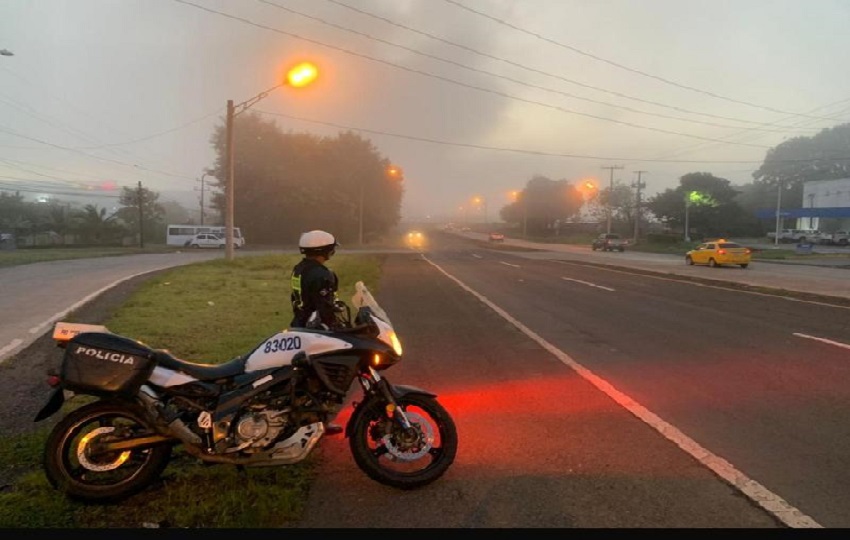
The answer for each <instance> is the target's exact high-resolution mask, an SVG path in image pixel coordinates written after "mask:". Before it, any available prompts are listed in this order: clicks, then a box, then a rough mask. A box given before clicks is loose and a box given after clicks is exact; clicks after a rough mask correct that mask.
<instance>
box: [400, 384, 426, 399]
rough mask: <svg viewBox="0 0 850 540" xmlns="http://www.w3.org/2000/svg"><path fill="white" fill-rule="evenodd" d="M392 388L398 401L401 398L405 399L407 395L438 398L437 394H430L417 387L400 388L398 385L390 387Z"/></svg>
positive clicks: (403, 386)
mask: <svg viewBox="0 0 850 540" xmlns="http://www.w3.org/2000/svg"><path fill="white" fill-rule="evenodd" d="M390 388H391V389H392V391H393V396H394V397H395V398H396V399H397V398H400V397H404V396H406V395H407V394H421V395H423V396H428V397H432V398H435V397H437V394H435V393H433V392H429V391H428V390H425V389H422V388H417V387H416V386H406V385H403V384H401V385H398V386H396V385H393V386H390Z"/></svg>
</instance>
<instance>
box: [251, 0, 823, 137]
mask: <svg viewBox="0 0 850 540" xmlns="http://www.w3.org/2000/svg"><path fill="white" fill-rule="evenodd" d="M257 1H258V2H263V3H266V4H270V5H273V6H276V7H279V8H280V9H285V10H287V11H290V12H292V13H296V14H298V15H302V16H304V17H310V18H313V17H311V16H309V15H304V14H303V13H299V12H297V11H295V10H292V9H290V8H284V7H283V6H278V5H277V4H274V3H272V2H269V1H268V0H257ZM325 1H326V2H330V3H332V4H336V5H338V6H340V7H344V8H346V9H350V10H351V11H354V12H355V13H360V14H361V15H365V16H367V17H371V18H373V19H377V20H379V21H383V22H385V23H387V24H390V25H392V26H396V27H398V28H402V29H404V30H407V31H409V32H413V33H415V34H419V35H421V36H425V37H428V38H430V39H433V40H436V41H439V42H440V43H445V44H446V45H451V46H452V47H457V48H459V49H462V50H464V51H467V52H471V53H473V54H477V55H479V56H482V57H484V58H489V59H491V60H496V61H499V62H504V63H506V64H508V65H510V66H513V67H516V68H519V69H523V70H525V71H530V72H532V73H537V74H539V75H544V76H546V77H551V78H554V79H558V80H561V81H564V82H567V83H570V84H574V85H576V86H581V87H583V88H587V89H590V90H594V91H597V92H604V93H606V94H611V95H613V96H617V97H621V98H624V99H630V100H633V101H638V102H640V103H646V104H649V105H655V106H657V107H664V108H666V109H671V110H675V111H679V112H684V113H687V114H696V115H700V116H707V117H710V118H717V119H721V120H731V121H733V122H741V123H745V124H755V125H772V126H775V127H788V128H796V127H797V126H783V125H778V124H776V123H767V122H756V121H753V120H744V119H741V118H733V117H730V116H723V115H718V114H711V113H705V112H699V111H693V110H690V109H685V108H683V107H677V106H675V105H669V104H666V103H661V102H658V101H652V100H648V99H642V98H639V97H634V96H630V95H628V94H624V93H622V92H618V91H615V90H610V89H607V88H602V87H598V86H593V85H590V84H586V83H581V82H578V81H575V80H573V79H568V78H566V77H563V76H561V75H555V74H553V73H549V72H547V71H543V70H539V69H535V68H532V67H530V66H526V65H523V64H520V63H518V62H513V61H511V60H508V59H506V58H502V57H500V56H495V55H492V54H489V53H486V52H482V51H479V50H477V49H473V48H472V47H468V46H466V45H462V44H460V43H456V42H454V41H450V40H447V39H444V38H441V37H439V36H436V35H434V34H431V33H429V32H424V31H422V30H418V29H416V28H412V27H410V26H407V25H404V24H401V23H398V22H396V21H393V20H391V19H388V18H386V17H382V16H380V15H376V14H374V13H370V12H368V11H365V10H363V9H359V8H356V7H354V6H350V5H348V4H346V3H345V2H341V1H340V0H325ZM316 20H319V21H320V22H323V23H324V21H321V20H320V19H316ZM325 24H332V23H325ZM334 26H336V25H334ZM339 28H342V27H339ZM342 29H344V30H346V31H352V32H354V31H353V30H348V29H345V28H342ZM357 33H358V34H361V35H364V36H366V37H368V38H369V39H375V40H378V38H373V37H371V36H369V35H368V34H365V33H360V32H357ZM380 41H383V40H380ZM391 45H394V46H397V47H402V46H401V45H395V44H391ZM403 48H405V49H407V47H403ZM407 50H411V51H413V52H415V53H417V54H426V53H421V52H420V51H416V50H413V49H407ZM426 55H427V54H426ZM427 56H430V55H427ZM434 58H437V57H434ZM437 59H439V60H442V61H446V62H450V61H448V60H444V59H442V58H437ZM452 63H454V62H452ZM456 65H460V64H456ZM462 67H466V66H462ZM467 69H472V70H475V71H481V72H483V73H487V74H490V75H494V76H497V77H501V76H500V75H495V74H492V73H490V72H487V71H484V70H478V69H476V68H467ZM503 78H507V77H503ZM508 80H511V81H514V82H516V81H515V79H510V78H508ZM523 84H525V83H523ZM528 86H532V87H534V88H541V89H543V90H548V91H552V92H556V90H550V89H548V88H544V87H539V86H535V85H528ZM561 93H563V94H564V95H567V96H570V97H575V98H576V99H583V100H586V101H591V102H593V103H599V104H602V105H607V106H609V107H617V108H623V109H625V110H629V111H635V112H638V113H640V114H653V113H648V112H644V111H638V110H635V109H630V108H628V107H623V106H620V105H615V104H611V103H607V102H604V101H597V100H592V99H590V98H584V97H579V96H574V95H573V94H568V93H565V92H561ZM654 115H655V116H660V117H662V118H672V119H675V120H684V121H693V120H685V119H682V118H679V117H676V116H665V115H659V114H654ZM694 122H696V121H694ZM708 125H718V126H720V127H731V126H723V125H722V124H710V123H709V124H708ZM808 129H812V130H815V129H817V128H806V130H808Z"/></svg>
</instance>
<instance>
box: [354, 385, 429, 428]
mask: <svg viewBox="0 0 850 540" xmlns="http://www.w3.org/2000/svg"><path fill="white" fill-rule="evenodd" d="M390 390H391V391H392V394H393V397H394V398H395V399H396V400H398V399H400V398H402V397H404V396H407V395H410V394H419V395H422V396H428V397H432V398H435V397H437V394H435V393H433V392H429V391H428V390H424V389H422V388H417V387H416V386H406V385H403V384H401V385H397V386H396V385H390ZM376 399H381V398H379V397H378V396H377V395H372V396H370V397H369V398H368V399H365V400H363V401H361V402H360V403H358V404H357V408H356V409H355V410H354V412H353V413H352V414H351V417H350V418H349V419H348V423H347V424H346V425H345V436H346V437H350V436H351V429H352V426H353V425H354V419H355V418H357V413H358V412H359V411H360V410H362V409H363V407H365V406H367V405H369V404H370V403H372V401H373V400H376ZM381 401H384V400H383V399H381Z"/></svg>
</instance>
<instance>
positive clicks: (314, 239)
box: [298, 230, 339, 257]
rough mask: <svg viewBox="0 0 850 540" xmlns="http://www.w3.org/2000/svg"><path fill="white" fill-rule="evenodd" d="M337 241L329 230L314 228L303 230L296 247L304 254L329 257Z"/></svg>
mask: <svg viewBox="0 0 850 540" xmlns="http://www.w3.org/2000/svg"><path fill="white" fill-rule="evenodd" d="M338 245H339V243H338V242H337V241H336V238H334V235H332V234H331V233H329V232H325V231H320V230H315V231H309V232H305V233H303V234H302V235H301V239H300V240H298V247H299V248H300V249H301V253H304V254H305V255H324V256H325V257H330V256H331V255H332V254H333V252H334V250H336V247H337V246H338Z"/></svg>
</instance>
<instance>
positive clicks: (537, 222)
mask: <svg viewBox="0 0 850 540" xmlns="http://www.w3.org/2000/svg"><path fill="white" fill-rule="evenodd" d="M582 202H583V201H582V194H581V192H580V191H579V190H578V189H577V187H576V186H575V185H574V184H572V183H570V182H568V181H567V180H551V179H550V178H547V177H545V176H543V175H540V174H537V175H534V176H533V177H532V178H531V179H530V180H529V181H528V182H527V183H526V185H525V189H523V190H522V191H521V192H520V193H519V194H518V196H517V200H515V201H514V202H512V203H510V204H508V205H507V206H504V207H503V208H502V209H501V210H500V211H499V215H500V217H501V218H502V220H503V221H505V222H507V223H516V224H518V225H519V226H520V227H522V226H523V224H525V225H526V227H527V232H528V233H529V234H534V235H538V236H542V235H546V234H548V233H549V232H550V231H554V230H556V222H561V221H566V220H567V219H569V218H572V217H574V216H575V215H577V214H578V212H579V210H580V209H581V205H582Z"/></svg>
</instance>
